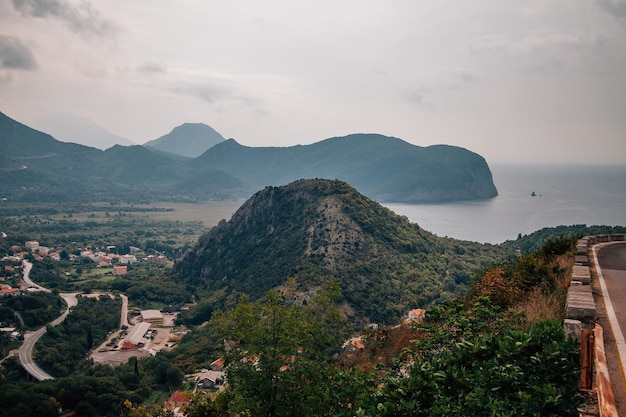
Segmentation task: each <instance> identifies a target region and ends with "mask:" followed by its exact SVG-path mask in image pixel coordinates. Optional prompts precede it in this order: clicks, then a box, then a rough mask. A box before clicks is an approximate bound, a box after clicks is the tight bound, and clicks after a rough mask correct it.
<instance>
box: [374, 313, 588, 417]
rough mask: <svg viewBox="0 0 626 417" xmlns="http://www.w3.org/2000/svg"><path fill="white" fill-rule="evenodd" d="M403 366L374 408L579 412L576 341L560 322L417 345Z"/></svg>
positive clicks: (386, 411) (395, 412)
mask: <svg viewBox="0 0 626 417" xmlns="http://www.w3.org/2000/svg"><path fill="white" fill-rule="evenodd" d="M408 372H409V376H408V377H407V378H400V379H397V378H391V379H389V380H388V382H387V385H386V387H385V389H384V391H383V393H382V395H381V396H380V397H379V399H378V405H377V407H376V408H374V409H372V410H370V413H371V415H376V416H431V417H433V416H467V415H476V416H478V415H481V416H484V415H497V416H511V417H512V416H575V415H577V410H576V407H577V405H578V403H579V400H578V397H577V392H578V345H577V344H576V343H575V342H574V341H573V340H571V339H566V337H565V335H564V333H563V330H562V326H561V323H559V322H541V323H537V324H535V325H534V326H533V327H532V328H531V329H530V330H528V331H520V330H514V329H511V330H507V331H506V332H504V333H502V334H482V333H479V334H477V335H476V336H474V337H472V338H471V339H468V340H463V341H460V342H457V343H455V344H452V345H450V346H447V347H444V348H443V349H440V350H431V351H428V352H420V357H419V359H418V360H416V361H415V363H414V364H413V365H412V366H411V367H410V368H409V369H408Z"/></svg>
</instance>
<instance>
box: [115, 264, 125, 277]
mask: <svg viewBox="0 0 626 417" xmlns="http://www.w3.org/2000/svg"><path fill="white" fill-rule="evenodd" d="M127 273H128V267H127V266H126V265H115V266H113V275H126V274H127Z"/></svg>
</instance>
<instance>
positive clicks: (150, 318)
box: [141, 310, 163, 324]
mask: <svg viewBox="0 0 626 417" xmlns="http://www.w3.org/2000/svg"><path fill="white" fill-rule="evenodd" d="M141 320H142V321H143V322H144V323H152V324H163V314H161V312H160V311H159V310H141Z"/></svg>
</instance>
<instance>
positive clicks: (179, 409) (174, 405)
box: [167, 391, 191, 416]
mask: <svg viewBox="0 0 626 417" xmlns="http://www.w3.org/2000/svg"><path fill="white" fill-rule="evenodd" d="M190 402H191V400H190V399H189V396H188V395H186V394H185V393H184V392H182V391H174V393H173V394H172V395H171V396H170V398H169V399H168V400H167V407H168V408H169V409H170V410H171V411H172V412H173V413H174V415H175V416H184V415H185V407H187V405H188V404H189V403H190Z"/></svg>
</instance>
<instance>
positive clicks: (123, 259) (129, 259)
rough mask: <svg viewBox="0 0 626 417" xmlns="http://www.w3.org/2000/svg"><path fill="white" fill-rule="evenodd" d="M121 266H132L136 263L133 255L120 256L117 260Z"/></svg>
mask: <svg viewBox="0 0 626 417" xmlns="http://www.w3.org/2000/svg"><path fill="white" fill-rule="evenodd" d="M118 259H119V261H120V263H121V264H129V265H130V264H134V263H135V262H137V257H136V256H135V255H122V256H120V257H119V258H118Z"/></svg>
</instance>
